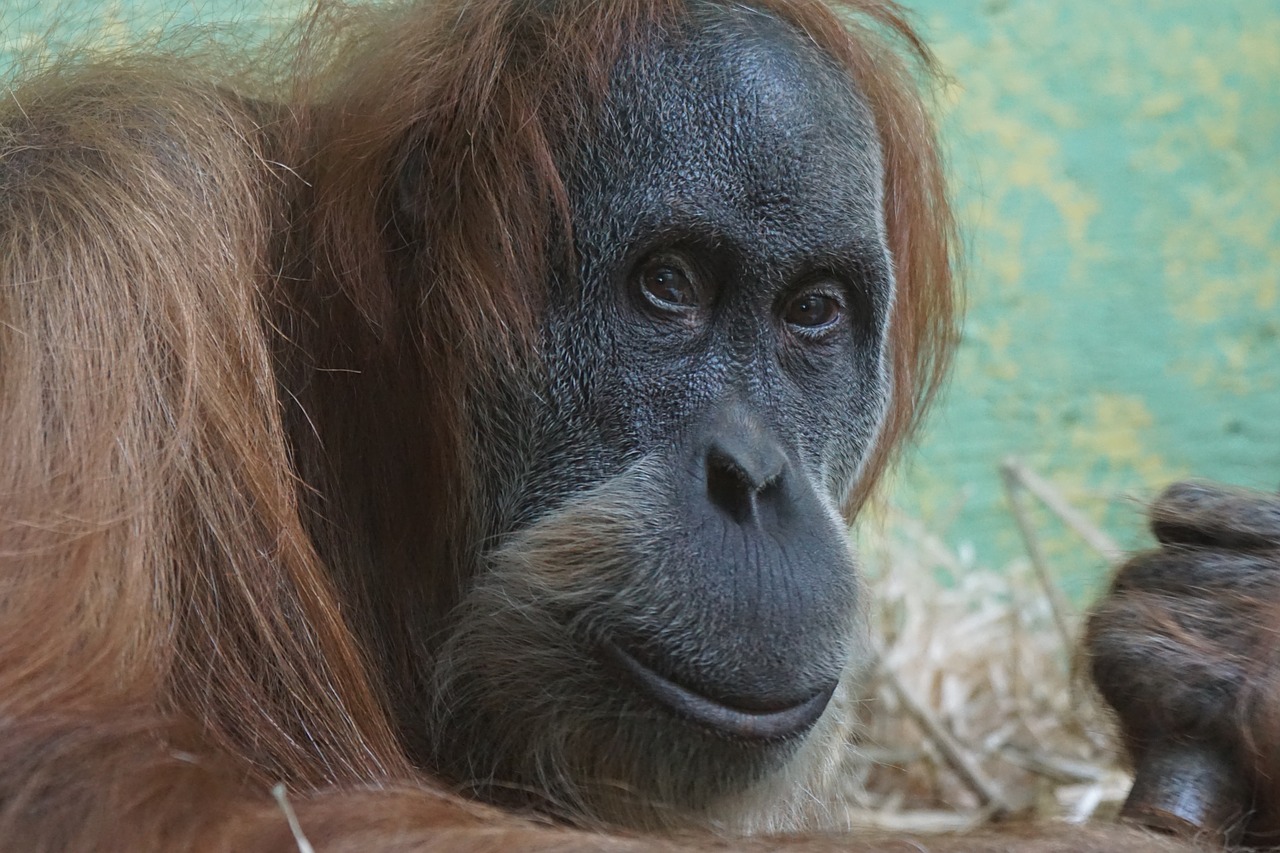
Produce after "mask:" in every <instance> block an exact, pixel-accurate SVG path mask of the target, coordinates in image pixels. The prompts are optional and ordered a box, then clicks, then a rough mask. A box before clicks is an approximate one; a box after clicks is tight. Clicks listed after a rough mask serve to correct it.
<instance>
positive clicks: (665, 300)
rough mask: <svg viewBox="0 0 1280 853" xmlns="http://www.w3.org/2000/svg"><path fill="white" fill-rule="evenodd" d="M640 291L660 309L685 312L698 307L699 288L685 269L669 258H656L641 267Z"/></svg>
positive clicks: (673, 312) (676, 312) (679, 312)
mask: <svg viewBox="0 0 1280 853" xmlns="http://www.w3.org/2000/svg"><path fill="white" fill-rule="evenodd" d="M639 284H640V292H641V293H643V294H644V298H645V299H646V300H648V301H649V303H650V304H651V305H653V306H654V307H655V308H657V309H658V310H660V311H665V312H668V313H672V314H684V313H687V312H688V311H690V310H692V309H694V308H697V307H698V289H697V287H696V286H694V283H693V281H692V279H691V278H690V276H689V274H688V273H687V272H686V271H685V269H684V268H683V267H682V266H680V265H679V264H677V263H675V262H674V261H671V260H669V259H663V258H659V259H655V260H653V261H651V262H649V263H646V264H645V265H644V266H643V267H641V268H640V275H639Z"/></svg>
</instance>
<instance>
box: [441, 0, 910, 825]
mask: <svg viewBox="0 0 1280 853" xmlns="http://www.w3.org/2000/svg"><path fill="white" fill-rule="evenodd" d="M588 138H589V140H590V141H589V142H588V143H586V144H584V145H583V146H582V147H581V149H580V150H578V151H573V152H569V153H568V155H567V156H566V157H565V162H564V163H563V164H562V170H563V173H564V175H565V178H566V182H567V185H568V188H569V193H570V200H571V205H572V218H573V230H574V243H573V247H574V252H575V255H576V258H577V261H578V267H577V270H576V274H574V275H566V274H564V271H561V273H560V274H559V275H557V276H556V278H555V280H554V281H553V282H552V283H551V288H550V294H549V299H548V302H547V304H546V309H545V314H544V317H543V328H542V341H541V346H542V358H543V362H544V365H543V367H542V368H541V370H540V371H539V373H540V378H539V379H538V380H537V387H536V388H535V389H534V391H533V392H532V393H530V392H529V390H528V388H527V383H528V379H527V377H526V378H522V379H519V380H517V379H515V378H512V379H511V381H510V386H509V387H500V388H498V389H496V393H495V392H494V391H490V392H488V394H487V395H486V394H482V395H481V396H482V398H484V400H483V402H481V403H479V404H478V406H477V408H480V409H483V410H487V411H488V412H490V413H491V414H490V416H489V417H488V418H487V419H481V423H480V424H479V426H478V429H481V430H483V431H484V432H485V434H486V436H487V440H486V444H488V445H491V446H493V447H496V448H497V449H496V450H495V451H494V455H493V457H492V458H491V460H490V461H491V465H492V466H494V467H492V468H491V469H490V470H491V473H490V474H488V475H487V477H486V479H487V482H488V489H489V490H490V491H491V493H490V494H489V495H487V496H485V498H484V501H483V502H484V503H486V504H487V505H489V506H494V507H498V508H499V510H498V513H497V515H496V517H495V518H494V519H493V521H492V525H493V529H492V530H491V531H490V537H491V539H490V541H496V542H498V543H499V547H498V548H497V549H495V554H496V556H495V557H494V562H495V564H497V566H498V568H496V569H495V570H494V577H499V576H504V572H506V573H507V574H506V575H505V576H506V577H507V578H508V579H507V580H506V581H503V582H501V583H504V584H505V586H504V588H503V589H502V590H501V592H500V593H499V592H497V591H496V590H495V587H496V586H497V585H498V584H499V583H500V582H499V581H497V580H494V578H493V577H490V578H484V577H482V578H481V579H480V580H479V581H478V585H477V591H473V594H472V599H473V600H472V602H471V604H472V605H473V609H474V611H475V612H473V613H471V614H470V615H469V616H468V617H467V618H468V620H469V621H470V624H471V625H472V627H471V628H470V629H469V632H468V634H467V637H466V639H465V640H464V639H457V640H456V642H455V644H454V648H453V649H451V650H450V651H449V652H448V654H449V655H454V654H457V655H463V656H465V655H466V654H467V653H468V652H467V649H468V648H470V647H474V646H476V645H477V644H479V643H481V642H482V637H481V635H482V634H483V633H484V632H485V631H486V630H492V631H494V632H502V633H504V634H506V635H507V636H511V635H512V634H515V633H519V632H520V631H521V630H522V629H521V628H519V627H517V624H516V623H517V622H519V620H520V619H521V618H523V617H516V616H513V615H512V613H514V612H515V611H516V610H517V609H518V608H515V607H513V606H512V604H511V602H512V601H513V600H517V601H519V600H522V599H521V592H519V591H515V590H513V585H520V584H525V583H533V581H531V580H530V575H533V574H538V573H539V572H541V573H542V574H544V575H547V576H550V575H552V574H554V575H555V578H556V579H555V582H554V583H552V582H547V584H546V586H545V587H544V588H543V589H542V590H541V591H540V592H530V593H528V595H529V598H530V599H533V598H535V597H536V598H537V601H536V602H534V601H531V602H530V604H529V606H530V607H536V608H538V609H539V610H540V611H541V612H542V617H541V618H545V619H547V620H549V621H550V622H551V623H552V624H554V625H555V626H556V627H555V628H550V629H549V628H548V627H547V625H546V624H543V625H541V626H539V627H538V629H537V632H536V634H537V636H538V638H539V639H538V640H537V642H539V643H540V644H542V647H543V649H544V650H545V649H546V648H547V646H548V643H549V644H550V645H551V646H556V647H557V648H558V649H559V650H560V651H563V652H564V654H563V660H565V661H569V660H573V661H574V663H573V664H571V666H572V667H573V668H574V673H573V675H572V677H570V676H569V675H567V674H561V673H551V672H550V671H549V670H550V667H551V666H552V665H551V664H548V663H547V660H546V658H547V655H546V654H544V655H542V657H541V658H540V659H539V660H538V661H537V662H536V663H535V662H532V661H529V662H525V663H524V664H521V665H520V666H521V667H523V669H521V670H520V671H519V672H517V671H516V670H517V667H516V666H514V665H513V666H512V669H511V673H509V674H508V676H506V677H505V679H506V681H505V683H504V684H503V686H502V689H503V690H504V691H505V693H504V698H505V701H507V702H518V701H519V699H518V697H513V695H512V691H513V690H515V691H516V692H519V688H518V687H515V688H513V687H511V684H513V683H515V682H517V681H520V679H521V677H522V673H523V672H525V671H527V670H528V669H530V668H535V667H537V666H543V667H544V668H546V669H547V670H548V672H547V673H546V674H545V675H544V676H543V678H544V682H545V679H546V678H554V679H559V680H561V681H562V682H564V684H563V687H562V688H561V689H563V690H566V691H572V692H573V694H574V697H575V698H574V700H573V702H574V703H575V704H576V703H577V702H578V701H580V700H579V697H582V698H584V699H585V702H584V704H589V705H590V706H591V707H592V710H593V712H595V713H596V714H597V715H598V717H599V722H598V728H599V731H592V732H591V733H590V734H582V735H581V736H580V737H579V740H582V739H583V738H586V739H589V740H591V748H584V747H582V746H581V744H579V745H578V746H575V749H576V750H577V751H578V752H580V753H581V752H587V753H590V752H592V750H593V749H594V750H595V752H596V753H600V754H604V753H608V754H609V755H610V756H613V757H611V758H609V759H608V760H606V759H604V758H595V759H592V760H591V761H589V762H586V763H587V764H588V766H587V767H586V768H585V769H582V768H574V769H570V770H568V771H565V772H567V773H569V774H570V775H573V774H577V775H586V774H596V775H608V776H609V778H610V779H613V780H615V784H618V785H619V786H622V785H625V786H628V787H629V788H630V789H632V790H633V791H634V790H638V791H639V792H640V793H641V794H644V795H646V796H648V797H650V798H654V799H659V800H661V799H664V797H665V796H675V795H674V794H664V791H663V790H662V789H661V788H662V786H661V784H659V783H658V782H655V781H654V777H656V776H657V774H658V770H657V769H656V766H655V767H649V766H648V765H647V764H646V762H648V761H654V762H656V761H657V760H658V757H654V758H648V757H646V756H644V755H643V753H644V751H645V748H646V746H645V745H646V744H647V743H649V742H650V741H658V740H661V741H663V745H662V751H663V752H664V753H668V754H669V752H670V750H671V749H672V746H671V744H672V743H675V742H681V743H682V749H683V751H684V752H685V753H686V754H695V755H697V754H701V753H698V751H699V750H701V751H702V753H705V757H706V760H707V763H708V765H709V766H710V765H714V766H715V767H716V769H715V771H714V772H715V773H716V774H718V776H719V777H720V778H717V779H715V780H714V781H706V780H704V782H706V784H705V785H704V787H705V788H706V789H707V790H708V791H710V792H711V793H712V794H713V796H706V795H700V796H694V795H692V794H690V793H689V791H688V790H683V789H682V790H681V792H680V794H679V796H689V797H692V799H691V800H690V802H691V803H692V804H694V805H697V804H699V803H700V802H704V801H707V800H710V799H714V797H715V796H723V795H724V794H726V793H729V792H733V791H738V790H741V789H744V788H746V787H749V786H750V784H752V783H753V782H754V781H756V780H757V779H758V778H760V777H761V776H763V775H766V774H767V773H768V771H769V770H770V769H771V768H772V767H774V766H775V765H777V764H779V763H781V762H783V761H784V760H785V758H786V757H787V756H788V755H790V754H792V753H793V752H794V751H795V749H796V748H797V746H798V744H799V742H801V741H803V739H804V735H805V734H806V733H807V732H809V731H810V730H811V729H812V728H813V726H814V725H815V723H816V722H817V721H818V720H819V717H820V715H821V714H822V712H823V710H824V709H825V707H826V705H827V702H828V699H829V698H830V697H831V695H832V691H833V690H834V689H835V687H836V685H837V683H838V682H839V680H840V679H841V677H842V675H846V674H847V673H849V672H851V671H854V670H857V669H858V667H859V665H860V663H861V658H862V652H861V649H860V647H859V642H858V638H859V629H858V621H859V620H858V613H857V608H858V591H859V585H858V579H857V573H856V569H855V566H854V562H853V558H852V555H851V553H850V551H849V548H848V545H847V542H846V534H845V530H844V523H843V521H842V520H841V519H840V515H839V511H840V506H841V504H842V502H843V501H844V500H845V498H846V496H847V494H848V492H849V490H850V488H851V486H852V485H853V482H854V481H855V479H856V476H857V472H858V470H859V467H860V466H861V465H862V463H863V462H864V460H865V458H866V456H867V454H868V450H869V448H870V446H871V444H872V442H873V441H874V436H875V433H876V430H877V428H878V426H879V423H880V420H881V418H882V415H883V412H884V409H885V405H886V395H887V391H886V388H887V377H886V373H885V361H884V347H885V336H886V326H887V318H888V313H889V309H890V306H891V302H892V293H893V280H892V272H891V264H890V258H889V254H888V250H887V248H886V244H885V238H884V225H883V218H882V214H881V207H882V192H881V182H882V170H881V165H880V154H879V149H878V144H877V142H876V135H875V131H874V128H873V126H872V123H871V119H870V116H869V113H868V111H867V109H866V107H865V106H864V105H863V103H862V102H861V100H860V98H859V96H858V95H857V93H856V91H855V90H854V89H853V87H852V86H851V84H850V83H849V81H848V80H847V79H846V78H845V77H844V76H843V75H842V74H841V73H840V72H838V71H837V70H835V69H834V67H833V66H831V65H830V64H828V62H827V61H826V60H825V58H824V57H822V56H821V55H819V54H817V53H816V51H815V50H814V49H813V48H812V46H811V45H809V44H807V43H806V42H805V41H804V40H803V38H802V37H801V36H799V35H798V34H796V33H794V32H793V31H792V30H791V29H789V28H788V27H787V26H786V25H785V24H783V23H781V22H779V21H777V20H774V19H772V18H769V17H765V16H762V15H759V14H756V13H749V12H746V11H742V10H729V11H726V10H718V11H714V12H705V13H702V14H701V15H700V16H699V17H698V18H697V19H696V20H695V22H694V23H693V24H692V25H691V26H690V28H689V31H688V32H685V33H681V34H679V35H675V36H671V35H668V36H666V37H662V38H659V37H655V38H654V39H653V40H652V41H651V42H650V43H648V44H642V45H641V46H639V47H638V48H636V50H635V52H634V53H633V54H632V55H630V56H628V57H626V58H625V59H624V60H623V62H622V63H621V64H620V66H619V67H618V69H617V71H616V74H615V77H614V79H613V82H612V86H611V89H610V93H609V96H608V99H607V101H606V103H605V104H604V108H603V110H602V112H601V114H600V116H599V122H598V125H597V127H596V129H595V132H594V133H590V134H588ZM522 383H524V384H523V385H522ZM513 400H518V401H519V402H518V404H517V405H516V409H517V410H518V411H520V412H521V413H522V415H523V417H517V418H513V417H511V415H510V414H509V413H510V412H511V411H512V408H513ZM504 412H505V413H508V414H505V415H503V414H502V413H504ZM516 421H519V423H516ZM637 466H638V467H637ZM637 472H639V473H637ZM591 490H594V491H591ZM584 493H586V494H587V495H588V497H587V498H585V499H584V498H583V495H584ZM614 502H616V503H617V504H618V505H619V506H618V508H617V509H600V508H599V507H612V506H613V503H614ZM566 507H568V508H566ZM629 512H633V513H634V515H635V518H633V519H632V520H630V521H627V520H626V518H625V516H626V515H627V513H629ZM592 513H595V515H593V514H592ZM597 516H599V517H597ZM620 516H622V518H620ZM584 518H585V519H586V520H585V521H584V520H583V519H584ZM561 530H563V531H564V538H565V539H566V540H568V541H569V542H570V543H572V542H574V541H578V542H580V547H578V546H574V545H572V544H571V545H569V546H565V547H563V548H562V551H561V552H556V553H555V555H554V556H552V557H550V558H548V559H547V560H546V561H545V563H546V564H545V565H543V564H542V563H538V562H537V560H536V559H533V558H530V557H529V556H528V555H529V554H530V553H537V554H541V553H543V551H541V550H539V549H545V548H548V547H550V546H546V545H545V540H547V539H549V538H552V537H550V536H549V534H551V533H555V532H558V531H561ZM539 537H541V538H539ZM540 543H543V544H540ZM557 547H560V546H557ZM593 547H595V548H598V549H599V554H598V556H597V555H592V554H591V552H590V549H592V548H593ZM516 560H518V561H519V562H520V565H519V567H515V568H511V567H508V568H506V569H504V568H503V566H507V564H509V563H513V561H516ZM579 564H580V565H579ZM530 566H534V568H532V569H531V568H530ZM539 566H541V568H538V567H539ZM564 566H572V571H569V570H566V569H563V568H562V567H564ZM563 575H571V577H569V578H568V580H565V578H564V577H563ZM513 579H515V580H513ZM549 589H554V590H555V591H554V592H549V591H548V590H549ZM566 590H568V591H566ZM477 601H488V602H489V603H488V604H476V602H477ZM500 611H502V612H500ZM486 620H487V621H488V622H491V623H492V626H493V627H492V628H491V629H485V628H482V627H475V626H476V625H477V624H482V623H484V622H485V621H486ZM528 630H529V632H530V634H531V635H532V634H533V632H534V629H532V628H529V629H528ZM548 633H550V634H554V635H555V637H554V638H553V639H551V640H548V638H547V636H546V635H547V634H548ZM531 642H533V641H532V640H531ZM571 650H572V651H571ZM502 678H504V676H501V675H495V674H494V673H493V669H492V665H491V666H490V667H489V668H488V669H485V670H483V673H482V672H481V669H480V667H479V665H477V670H476V672H473V673H470V674H467V675H458V674H457V673H456V672H455V673H451V674H450V675H449V676H448V677H447V678H445V679H444V680H445V682H446V683H447V684H448V685H449V689H450V690H451V691H452V692H454V693H455V694H467V692H468V689H469V690H470V692H471V693H474V694H477V695H478V694H480V693H481V692H482V690H483V688H482V687H481V686H480V685H478V684H476V683H475V682H476V681H479V680H484V679H493V680H495V681H497V680H499V679H502ZM460 683H463V684H466V685H467V688H466V689H464V688H460V687H459V686H458V685H459V684H460ZM543 686H544V688H545V683H544V685H543ZM495 689H496V687H495ZM531 689H532V688H531ZM546 689H547V690H548V691H551V688H546ZM539 707H542V706H541V704H540V700H539V701H531V703H530V706H529V707H527V708H525V709H524V710H525V714H524V715H523V716H522V717H517V715H516V714H515V712H512V719H511V721H510V722H511V723H514V724H516V725H522V726H525V727H532V726H536V725H538V722H537V718H538V715H539V711H538V710H537V709H538V708H539ZM451 712H452V713H453V714H457V715H458V716H461V715H462V714H463V713H464V712H463V711H461V710H458V709H456V708H454V709H451ZM468 713H470V714H471V716H470V717H469V718H468V719H470V720H472V721H473V722H471V725H476V724H475V723H474V719H475V715H476V714H477V713H478V711H477V709H475V708H471V709H468ZM555 713H556V712H555V709H554V708H553V707H550V706H548V707H547V710H546V714H547V716H548V717H552V716H554V714H555ZM562 715H563V714H562ZM453 724H454V725H458V720H457V719H456V718H453ZM544 724H546V723H544ZM559 724H560V725H565V724H566V722H565V721H559ZM503 725H507V723H503ZM448 726H449V723H447V722H446V723H445V728H446V730H448ZM495 727H496V724H495ZM590 727H591V722H590V721H588V723H587V725H586V728H587V729H590ZM611 738H612V739H614V740H610V739H611ZM615 741H616V742H615ZM619 754H620V755H622V756H623V757H622V758H621V759H616V756H617V755H619ZM436 760H437V761H439V760H441V756H439V755H437V756H436ZM447 760H448V759H447V756H446V757H445V761H446V763H447ZM663 760H669V759H663ZM504 761H505V759H498V760H496V762H495V763H497V764H498V765H499V767H498V769H497V770H496V771H493V772H494V773H495V775H497V776H501V777H504V778H510V779H513V780H519V779H520V778H521V777H522V776H526V775H529V773H530V772H532V771H527V770H524V771H522V770H521V769H520V768H519V767H512V766H510V765H509V764H505V763H504ZM487 763H489V762H488V761H487V760H486V758H485V757H484V756H479V757H478V756H477V755H476V754H475V753H472V754H471V755H469V756H468V771H467V772H468V773H470V774H472V775H475V768H476V767H477V765H479V766H480V767H484V766H485V765H486V764H487ZM538 772H541V770H539V771H538ZM708 772H711V771H708ZM692 775H693V776H695V777H696V775H697V770H696V769H695V771H694V773H693V774H692ZM579 781H580V782H581V781H582V780H579ZM584 784H589V780H588V781H587V782H585V783H584ZM694 784H698V782H697V780H696V779H695V782H694ZM686 787H687V786H686ZM566 796H567V795H566ZM681 805H685V804H684V803H681ZM614 817H615V819H616V815H615V816H614ZM625 819H626V818H624V820H625Z"/></svg>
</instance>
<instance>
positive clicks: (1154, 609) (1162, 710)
mask: <svg viewBox="0 0 1280 853" xmlns="http://www.w3.org/2000/svg"><path fill="white" fill-rule="evenodd" d="M1172 604H1175V602H1171V601H1170V600H1168V599H1163V600H1162V597H1160V596H1138V595H1134V596H1130V597H1129V598H1127V599H1124V600H1120V599H1111V600H1108V601H1107V602H1105V603H1104V604H1103V605H1102V606H1101V607H1099V608H1098V609H1097V610H1095V611H1094V613H1093V615H1092V616H1091V617H1090V619H1089V628H1088V634H1087V637H1086V647H1087V649H1088V655H1089V667H1090V671H1091V674H1092V675H1093V680H1094V684H1095V685H1097V687H1098V689H1099V691H1100V692H1101V693H1102V695H1103V698H1105V699H1106V700H1107V702H1108V704H1110V705H1111V706H1112V707H1113V708H1114V709H1115V710H1116V712H1117V713H1118V714H1119V715H1120V717H1121V719H1122V722H1123V723H1124V725H1125V728H1126V730H1127V731H1129V733H1130V735H1133V734H1135V733H1137V732H1141V733H1143V734H1145V735H1150V736H1156V735H1158V734H1159V733H1162V732H1165V733H1167V732H1183V733H1188V732H1198V733H1203V734H1214V735H1224V734H1228V733H1230V732H1231V731H1232V730H1233V726H1234V720H1235V717H1234V712H1235V707H1236V701H1237V699H1238V697H1239V696H1240V691H1241V689H1242V687H1243V685H1244V683H1245V679H1246V667H1247V664H1248V662H1247V660H1245V659H1242V658H1240V657H1238V656H1237V655H1234V654H1232V653H1231V652H1230V651H1229V650H1227V649H1224V648H1220V647H1219V646H1218V645H1217V644H1216V643H1214V642H1212V641H1210V640H1209V639H1208V638H1206V637H1204V636H1200V635H1197V634H1196V633H1194V632H1187V631H1186V630H1184V628H1183V626H1181V625H1179V624H1178V622H1179V621H1181V620H1179V619H1176V618H1172V617H1171V615H1170V614H1169V613H1168V612H1167V610H1166V608H1167V607H1168V606H1170V605H1172Z"/></svg>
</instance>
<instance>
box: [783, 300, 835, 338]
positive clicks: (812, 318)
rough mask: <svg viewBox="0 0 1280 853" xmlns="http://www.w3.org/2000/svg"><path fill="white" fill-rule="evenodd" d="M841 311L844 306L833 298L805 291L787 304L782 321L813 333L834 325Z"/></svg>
mask: <svg viewBox="0 0 1280 853" xmlns="http://www.w3.org/2000/svg"><path fill="white" fill-rule="evenodd" d="M843 310H844V306H842V305H841V304H840V301H839V300H838V299H836V298H835V297H834V296H830V295H828V294H826V293H822V292H821V291H816V290H806V291H805V292H804V293H801V294H799V295H798V296H796V297H795V298H793V299H792V300H791V301H790V302H788V303H787V306H786V308H785V309H784V310H783V313H782V319H783V320H784V321H786V323H787V324H788V325H790V326H795V327H797V328H799V329H803V330H805V331H809V332H814V331H819V330H821V329H826V328H828V327H829V326H832V325H834V324H835V322H836V321H837V320H839V319H840V315H841V313H842V312H843Z"/></svg>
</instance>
